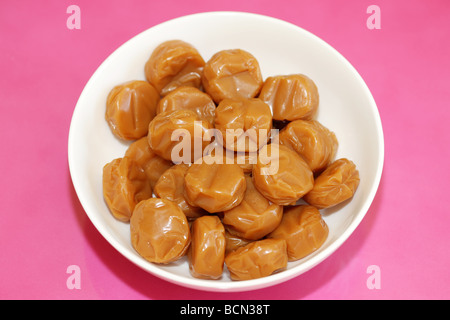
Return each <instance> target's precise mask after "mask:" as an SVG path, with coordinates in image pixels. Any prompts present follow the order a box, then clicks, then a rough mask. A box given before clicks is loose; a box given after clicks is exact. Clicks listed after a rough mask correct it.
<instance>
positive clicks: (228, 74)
mask: <svg viewBox="0 0 450 320" xmlns="http://www.w3.org/2000/svg"><path fill="white" fill-rule="evenodd" d="M202 83H203V88H204V89H205V92H206V93H208V94H209V95H210V96H211V97H212V98H213V100H214V101H215V102H216V103H217V104H218V103H220V101H222V100H223V99H226V98H228V99H236V98H254V97H256V96H257V95H258V94H259V91H260V90H261V87H262V84H263V78H262V75H261V70H260V67H259V63H258V60H257V59H256V58H255V57H254V56H253V55H252V54H251V53H249V52H247V51H245V50H241V49H229V50H222V51H219V52H217V53H215V54H214V55H213V56H212V57H211V58H210V59H209V60H208V61H207V62H206V64H205V67H204V69H203V77H202Z"/></svg>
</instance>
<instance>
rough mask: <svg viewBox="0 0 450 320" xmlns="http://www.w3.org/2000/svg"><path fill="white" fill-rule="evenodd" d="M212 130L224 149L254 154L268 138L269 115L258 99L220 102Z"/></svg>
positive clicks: (268, 111) (269, 127)
mask: <svg viewBox="0 0 450 320" xmlns="http://www.w3.org/2000/svg"><path fill="white" fill-rule="evenodd" d="M215 128H216V129H217V130H219V131H220V132H221V134H222V139H223V145H224V147H225V148H227V149H229V150H232V151H237V152H257V151H258V150H259V149H260V148H261V147H262V146H264V145H265V144H266V143H267V141H268V140H269V138H270V131H271V129H272V113H271V111H270V108H269V106H268V105H267V104H266V103H264V102H263V101H262V100H260V99H256V98H253V99H224V100H222V101H221V102H220V103H219V105H218V106H217V109H216V118H215Z"/></svg>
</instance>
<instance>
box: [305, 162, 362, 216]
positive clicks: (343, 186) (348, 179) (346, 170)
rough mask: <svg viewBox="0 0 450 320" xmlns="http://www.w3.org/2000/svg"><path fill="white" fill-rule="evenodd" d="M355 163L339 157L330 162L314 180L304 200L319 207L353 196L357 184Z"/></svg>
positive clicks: (332, 204)
mask: <svg viewBox="0 0 450 320" xmlns="http://www.w3.org/2000/svg"><path fill="white" fill-rule="evenodd" d="M359 181H360V179H359V171H358V170H357V169H356V165H355V164H354V163H353V162H352V161H350V160H348V159H346V158H341V159H338V160H336V161H334V162H333V163H332V164H330V165H329V166H328V167H327V169H326V170H325V171H324V172H322V173H321V174H320V175H319V176H318V177H317V178H316V179H315V181H314V187H313V188H312V190H311V191H309V192H308V193H307V194H306V195H305V196H304V200H305V201H306V202H308V203H309V204H311V205H313V206H315V207H317V208H319V209H324V208H330V207H333V206H335V205H337V204H339V203H341V202H344V201H345V200H348V199H350V198H352V197H353V195H354V194H355V192H356V189H357V188H358V186H359Z"/></svg>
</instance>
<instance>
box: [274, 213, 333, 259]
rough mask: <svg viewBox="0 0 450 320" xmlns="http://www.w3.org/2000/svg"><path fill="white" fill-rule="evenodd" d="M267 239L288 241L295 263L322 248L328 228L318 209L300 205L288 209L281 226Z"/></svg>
mask: <svg viewBox="0 0 450 320" xmlns="http://www.w3.org/2000/svg"><path fill="white" fill-rule="evenodd" d="M267 237H268V238H271V239H281V240H286V244H287V253H288V257H289V261H295V260H298V259H301V258H304V257H306V256H307V255H309V254H311V253H313V252H314V251H316V250H317V249H319V248H320V247H321V246H322V244H323V243H324V242H325V240H326V239H327V237H328V226H327V224H326V223H325V221H324V220H323V219H322V216H321V215H320V212H319V210H318V209H317V208H316V207H313V206H308V205H300V206H296V207H289V208H286V209H285V210H284V213H283V219H282V220H281V223H280V225H279V226H278V227H277V228H276V229H275V230H274V231H273V232H272V233H270V234H269V235H268V236H267Z"/></svg>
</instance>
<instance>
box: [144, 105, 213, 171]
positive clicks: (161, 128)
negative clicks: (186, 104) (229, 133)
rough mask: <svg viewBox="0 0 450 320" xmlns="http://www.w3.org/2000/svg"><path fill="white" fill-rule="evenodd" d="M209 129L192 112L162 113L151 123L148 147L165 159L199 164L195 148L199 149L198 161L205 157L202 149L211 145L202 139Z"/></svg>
mask: <svg viewBox="0 0 450 320" xmlns="http://www.w3.org/2000/svg"><path fill="white" fill-rule="evenodd" d="M210 128H211V125H210V124H209V122H207V121H205V120H202V119H200V118H199V116H198V115H197V113H195V112H194V111H192V110H175V111H166V112H162V113H159V114H158V115H156V117H155V118H154V119H153V120H152V121H151V122H150V125H149V127H148V144H149V145H150V148H151V149H152V150H153V151H154V152H155V153H156V154H157V155H159V156H160V157H162V158H163V159H166V160H169V161H172V162H174V163H181V162H183V163H191V162H193V161H195V160H196V154H197V152H196V150H195V147H196V144H198V145H199V150H198V151H199V152H198V153H199V155H198V157H201V156H202V152H203V149H204V148H205V147H206V146H207V145H208V142H206V141H203V139H202V136H203V135H205V134H206V132H207V131H208V130H209V129H210ZM174 148H176V149H175V150H174ZM172 151H174V155H173V156H174V157H175V158H174V157H172Z"/></svg>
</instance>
